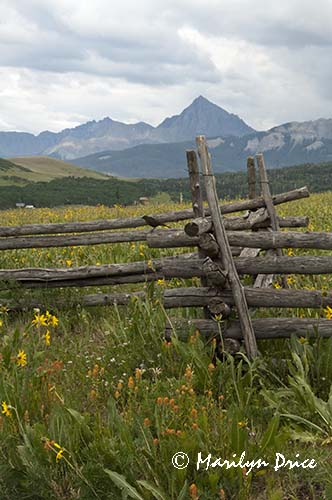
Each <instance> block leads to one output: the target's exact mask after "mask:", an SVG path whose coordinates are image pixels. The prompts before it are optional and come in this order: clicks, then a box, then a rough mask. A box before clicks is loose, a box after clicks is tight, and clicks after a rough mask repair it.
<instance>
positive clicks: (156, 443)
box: [153, 438, 159, 446]
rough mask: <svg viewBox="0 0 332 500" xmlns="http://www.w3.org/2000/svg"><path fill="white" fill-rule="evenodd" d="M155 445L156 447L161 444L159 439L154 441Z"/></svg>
mask: <svg viewBox="0 0 332 500" xmlns="http://www.w3.org/2000/svg"><path fill="white" fill-rule="evenodd" d="M153 444H154V445H155V446H158V444H159V439H157V438H154V440H153Z"/></svg>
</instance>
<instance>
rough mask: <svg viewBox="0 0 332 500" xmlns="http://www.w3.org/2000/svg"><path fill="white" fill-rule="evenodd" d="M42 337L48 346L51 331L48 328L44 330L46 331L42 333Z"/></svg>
mask: <svg viewBox="0 0 332 500" xmlns="http://www.w3.org/2000/svg"><path fill="white" fill-rule="evenodd" d="M44 339H45V344H46V345H47V346H50V345H51V333H50V331H49V330H46V333H45V335H44Z"/></svg>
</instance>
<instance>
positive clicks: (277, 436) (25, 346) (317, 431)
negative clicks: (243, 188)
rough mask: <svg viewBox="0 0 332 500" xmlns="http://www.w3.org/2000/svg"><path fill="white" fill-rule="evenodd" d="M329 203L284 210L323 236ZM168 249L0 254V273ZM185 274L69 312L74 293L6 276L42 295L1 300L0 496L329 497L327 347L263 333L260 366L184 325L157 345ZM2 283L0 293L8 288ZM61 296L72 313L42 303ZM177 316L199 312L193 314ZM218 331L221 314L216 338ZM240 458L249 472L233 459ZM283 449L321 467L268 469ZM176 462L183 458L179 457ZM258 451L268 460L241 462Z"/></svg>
mask: <svg viewBox="0 0 332 500" xmlns="http://www.w3.org/2000/svg"><path fill="white" fill-rule="evenodd" d="M331 206H332V193H325V194H322V195H312V196H311V197H310V198H309V200H301V201H299V202H295V203H292V204H289V205H287V206H283V207H280V208H278V212H279V213H280V214H281V215H309V216H310V221H311V222H310V230H316V231H319V230H324V231H329V230H330V228H331V209H330V207H331ZM179 208H181V207H179ZM158 209H159V210H160V212H163V211H168V210H170V209H174V205H173V206H170V205H168V206H166V205H161V206H159V207H158ZM149 210H150V209H149V207H135V208H134V207H127V208H122V207H118V206H116V207H114V208H112V209H110V208H107V207H104V206H100V207H77V208H75V207H69V208H63V209H52V210H50V209H36V210H32V211H31V210H30V211H29V210H7V211H2V212H0V224H1V225H16V224H24V223H33V222H43V223H46V222H58V221H77V220H94V219H102V218H113V217H129V216H133V215H139V214H141V215H142V214H143V213H147V212H149ZM151 211H153V212H156V207H153V210H152V209H151ZM179 226H180V224H179ZM172 253H175V251H173V250H171V251H166V250H152V249H149V248H148V247H147V246H146V245H144V244H139V243H137V244H117V245H113V246H110V245H96V246H94V247H68V248H63V249H53V248H51V249H38V250H34V251H28V250H16V251H3V252H2V253H1V267H2V268H20V267H60V266H64V267H66V266H67V267H72V266H78V265H87V264H99V263H100V264H103V263H111V262H125V261H128V262H130V261H137V260H149V259H151V258H153V257H158V256H161V255H168V254H172ZM306 253H310V252H309V251H304V250H303V251H302V250H294V254H295V255H302V254H306ZM289 254H292V252H289ZM288 280H289V286H290V287H291V288H304V287H305V288H308V289H319V290H327V289H330V288H331V283H332V279H331V276H329V275H328V276H316V277H312V278H311V277H308V276H289V278H288ZM193 282H194V284H195V283H196V284H197V280H193ZM182 283H183V282H182V280H172V281H171V282H167V283H166V282H164V281H163V280H160V281H159V282H158V283H155V284H148V285H145V287H144V288H145V289H146V291H147V295H148V299H147V300H144V301H140V300H135V301H133V302H132V303H131V304H130V305H129V306H128V307H104V308H95V309H89V310H88V309H82V308H80V307H70V304H71V301H72V299H73V298H75V297H77V295H79V294H80V293H83V292H82V290H75V289H73V290H59V291H49V292H44V293H41V292H38V293H37V292H32V291H25V290H22V289H19V288H17V287H15V286H14V285H12V286H11V290H10V293H9V296H10V297H11V298H12V299H15V298H16V297H19V298H22V296H24V295H26V296H27V297H32V296H36V297H38V298H42V299H43V301H44V303H45V304H46V306H45V309H43V310H40V311H38V310H27V311H25V312H23V313H20V314H14V313H12V312H10V311H7V310H6V308H5V307H2V308H1V310H0V312H1V314H0V325H1V327H0V328H1V330H0V332H1V337H0V370H1V378H0V398H1V399H0V402H1V417H0V439H1V448H0V492H1V493H0V498H1V499H4V500H5V499H8V500H16V499H22V498H24V499H31V500H44V499H45V500H46V499H50V500H53V499H54V500H55V499H57V500H59V499H61V500H62V499H70V500H72V499H84V500H92V499H94V498H97V499H103V500H106V499H107V500H111V499H114V500H117V499H129V498H130V499H132V498H133V499H139V500H152V499H157V500H187V499H191V500H193V499H194V500H198V499H199V500H218V499H219V500H221V499H223V500H225V499H227V500H230V499H234V500H237V499H239V500H247V499H248V500H252V499H255V500H265V499H267V500H282V499H292V500H297V499H298V500H304V499H317V500H318V499H319V500H320V499H331V498H332V480H331V477H332V474H331V472H332V458H331V457H332V455H331V446H332V390H331V388H332V341H331V340H323V339H320V338H319V337H318V336H317V337H316V338H314V339H310V340H309V339H306V338H301V339H295V338H292V339H290V340H286V341H281V340H278V341H261V342H260V343H259V350H260V353H261V355H260V357H259V358H258V359H256V360H255V361H254V362H249V360H248V359H247V358H246V356H245V353H244V352H240V353H238V354H237V355H236V356H235V357H231V356H227V357H226V359H225V360H224V362H219V361H218V362H217V364H216V366H215V365H214V364H213V363H212V362H211V360H212V356H213V351H214V346H213V344H209V345H206V344H205V343H204V341H203V339H202V338H201V337H200V335H199V332H194V331H188V341H187V342H180V341H178V340H177V339H176V338H174V340H173V341H172V343H169V342H165V340H164V339H163V330H164V323H165V319H166V316H167V313H166V311H165V310H164V309H163V307H162V303H161V300H160V298H161V294H162V291H163V289H164V288H165V287H171V286H177V285H179V284H182ZM184 283H189V281H186V282H184ZM6 286H8V284H3V286H2V288H1V294H0V303H1V300H2V301H3V300H4V298H5V297H7V296H8V292H7V291H6V290H5V288H6ZM275 286H278V284H277V281H276V282H275ZM117 289H118V290H133V289H139V286H135V287H134V286H133V285H131V286H127V287H117ZM103 290H113V291H114V288H113V289H111V288H110V287H104V288H103ZM93 291H96V289H94V288H91V289H89V290H88V292H86V291H85V293H92V292H93ZM59 296H60V297H62V298H65V299H66V301H67V304H68V307H67V309H65V310H56V309H54V307H52V303H53V302H54V299H55V298H56V297H59ZM176 314H177V315H179V316H183V317H188V318H189V317H199V316H200V315H201V314H202V311H201V310H199V309H195V310H194V309H192V310H177V311H176ZM255 314H256V315H259V316H262V315H265V316H266V315H289V316H291V315H294V316H300V317H303V316H304V317H306V316H316V315H319V316H320V317H329V316H330V315H329V311H328V310H315V311H313V310H303V309H301V310H300V309H297V310H274V311H268V312H267V311H264V310H256V312H255ZM222 327H223V323H222V321H220V328H221V332H222ZM331 330H332V322H331ZM178 452H183V453H186V454H187V455H188V457H189V459H190V463H189V465H188V466H187V467H184V468H176V467H174V466H173V465H172V457H173V456H174V454H176V453H178ZM243 452H245V458H244V460H243V462H248V463H247V465H246V467H242V466H240V465H242V464H240V465H239V464H237V462H238V461H239V459H240V456H241V454H242V453H243ZM199 453H201V454H202V455H201V456H202V459H203V460H204V459H207V457H208V456H209V454H211V461H210V467H207V466H208V460H206V461H205V462H204V464H201V466H200V468H199V470H197V466H196V463H197V457H198V454H199ZM277 453H279V454H282V455H284V457H285V459H286V460H291V461H292V463H293V465H294V462H295V461H296V460H297V461H298V462H300V463H303V461H304V460H306V459H310V460H315V461H316V463H317V466H316V467H314V468H309V467H308V464H309V461H307V462H305V465H306V466H307V467H306V468H304V467H297V466H294V467H293V468H292V469H291V468H290V464H289V463H288V464H287V465H286V464H284V466H283V467H280V468H277V470H275V468H276V467H275V466H276V454H277ZM297 454H298V455H297ZM184 458H185V457H184V455H181V456H178V461H177V462H176V463H177V465H178V466H182V465H183V464H184V462H183V460H184ZM218 458H220V462H219V465H220V464H221V463H222V462H223V461H224V460H226V459H227V460H229V461H231V460H234V461H235V462H236V465H238V466H237V467H229V468H228V469H227V468H226V466H223V467H220V466H218V465H216V464H215V465H216V466H215V467H213V466H212V464H213V462H214V461H215V460H217V459H218ZM258 459H262V460H264V461H265V463H266V464H268V465H266V464H265V465H264V464H261V465H262V466H261V467H258V465H257V462H256V463H255V464H250V462H251V461H252V460H255V461H257V460H258ZM279 465H280V462H279Z"/></svg>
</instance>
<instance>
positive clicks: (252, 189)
mask: <svg viewBox="0 0 332 500" xmlns="http://www.w3.org/2000/svg"><path fill="white" fill-rule="evenodd" d="M247 172H248V194H249V199H250V200H253V199H254V198H256V169H255V159H254V157H253V156H249V157H248V159H247Z"/></svg>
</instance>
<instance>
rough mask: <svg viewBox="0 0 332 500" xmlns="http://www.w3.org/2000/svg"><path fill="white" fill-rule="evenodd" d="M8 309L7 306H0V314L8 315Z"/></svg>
mask: <svg viewBox="0 0 332 500" xmlns="http://www.w3.org/2000/svg"><path fill="white" fill-rule="evenodd" d="M8 311H9V308H8V307H7V306H0V314H8Z"/></svg>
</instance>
